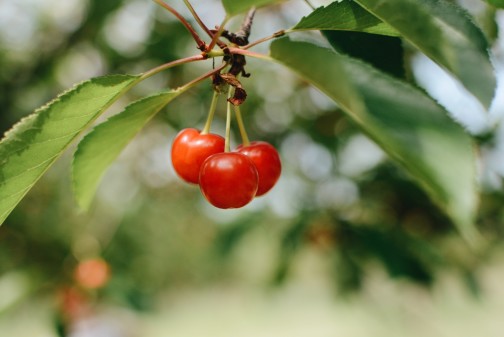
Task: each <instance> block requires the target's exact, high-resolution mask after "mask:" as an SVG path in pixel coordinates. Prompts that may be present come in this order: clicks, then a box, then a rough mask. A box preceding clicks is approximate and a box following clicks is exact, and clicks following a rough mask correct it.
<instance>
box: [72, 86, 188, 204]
mask: <svg viewBox="0 0 504 337" xmlns="http://www.w3.org/2000/svg"><path fill="white" fill-rule="evenodd" d="M184 91H185V90H183V89H179V90H172V91H166V92H161V93H158V94H155V95H152V96H149V97H145V98H143V99H140V100H138V101H136V102H133V103H131V104H130V105H128V106H127V107H126V109H125V110H124V111H122V112H121V113H119V114H117V115H115V116H113V117H111V118H110V119H108V120H107V121H105V122H103V123H101V124H99V125H98V126H96V127H95V128H94V129H93V130H92V131H91V132H90V133H89V134H87V135H86V137H84V139H83V140H82V141H81V142H80V143H79V146H78V148H77V151H76V152H75V155H74V160H73V167H72V173H73V188H74V193H75V197H76V199H77V203H78V204H79V206H81V207H82V208H83V209H87V208H88V207H89V205H90V203H91V201H92V199H93V195H94V194H95V191H96V188H97V187H98V184H99V182H100V179H101V177H102V176H103V174H104V173H105V170H106V169H107V167H108V166H109V165H110V164H111V163H112V162H113V161H114V160H115V159H116V158H117V156H119V154H120V153H121V151H122V150H123V149H124V147H125V146H126V145H127V144H128V143H129V142H130V141H131V140H132V139H133V137H135V135H136V134H137V133H138V132H139V131H140V130H141V129H142V128H143V127H144V126H145V124H147V122H149V121H150V120H151V119H152V117H154V115H155V114H156V113H158V112H159V111H160V110H161V109H162V108H163V107H164V106H165V105H166V104H168V103H169V102H170V101H171V100H173V99H174V98H175V97H177V96H178V95H180V94H181V93H182V92H184Z"/></svg>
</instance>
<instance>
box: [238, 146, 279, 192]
mask: <svg viewBox="0 0 504 337" xmlns="http://www.w3.org/2000/svg"><path fill="white" fill-rule="evenodd" d="M236 151H238V152H239V153H243V154H244V155H246V156H247V157H249V158H250V159H251V160H252V162H253V163H254V165H255V167H256V168H257V173H258V174H259V187H258V189H257V193H256V197H259V196H261V195H264V194H265V193H266V192H268V191H269V190H271V188H272V187H273V186H274V185H275V184H276V182H277V181H278V178H280V173H281V172H282V163H281V162H280V156H279V155H278V152H277V150H276V149H275V148H274V147H273V145H271V144H269V143H266V142H251V143H250V145H248V146H239V147H238V149H237V150H236Z"/></svg>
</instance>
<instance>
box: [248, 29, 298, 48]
mask: <svg viewBox="0 0 504 337" xmlns="http://www.w3.org/2000/svg"><path fill="white" fill-rule="evenodd" d="M287 32H288V31H285V30H279V31H278V32H276V33H273V35H270V36H266V37H263V38H262V39H259V40H257V41H254V42H251V43H249V44H248V45H246V46H243V47H242V48H243V49H249V48H252V47H255V46H256V45H258V44H260V43H263V42H266V41H269V40H273V39H276V38H277V37H280V36H284V35H285V33H287Z"/></svg>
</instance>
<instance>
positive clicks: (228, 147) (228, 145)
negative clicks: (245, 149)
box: [224, 86, 233, 152]
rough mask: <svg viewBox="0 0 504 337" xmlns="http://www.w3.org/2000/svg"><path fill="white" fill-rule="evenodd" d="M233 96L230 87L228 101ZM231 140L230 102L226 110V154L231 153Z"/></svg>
mask: <svg viewBox="0 0 504 337" xmlns="http://www.w3.org/2000/svg"><path fill="white" fill-rule="evenodd" d="M231 96H233V90H232V88H231V86H230V87H229V91H228V100H229V99H230V98H231ZM230 138H231V103H230V102H229V101H228V102H227V109H226V137H225V140H224V152H230V151H231V141H230Z"/></svg>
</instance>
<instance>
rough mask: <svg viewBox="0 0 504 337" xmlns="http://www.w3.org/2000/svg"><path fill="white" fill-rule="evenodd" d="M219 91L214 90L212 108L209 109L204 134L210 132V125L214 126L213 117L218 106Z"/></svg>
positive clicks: (202, 132)
mask: <svg viewBox="0 0 504 337" xmlns="http://www.w3.org/2000/svg"><path fill="white" fill-rule="evenodd" d="M218 98H219V93H218V92H217V91H214V93H213V96H212V103H210V110H208V117H207V120H206V123H205V127H204V128H203V130H202V131H201V134H202V135H206V134H207V133H209V132H210V127H211V126H212V121H213V117H214V114H215V108H216V107H217V101H218V100H219V99H218Z"/></svg>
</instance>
